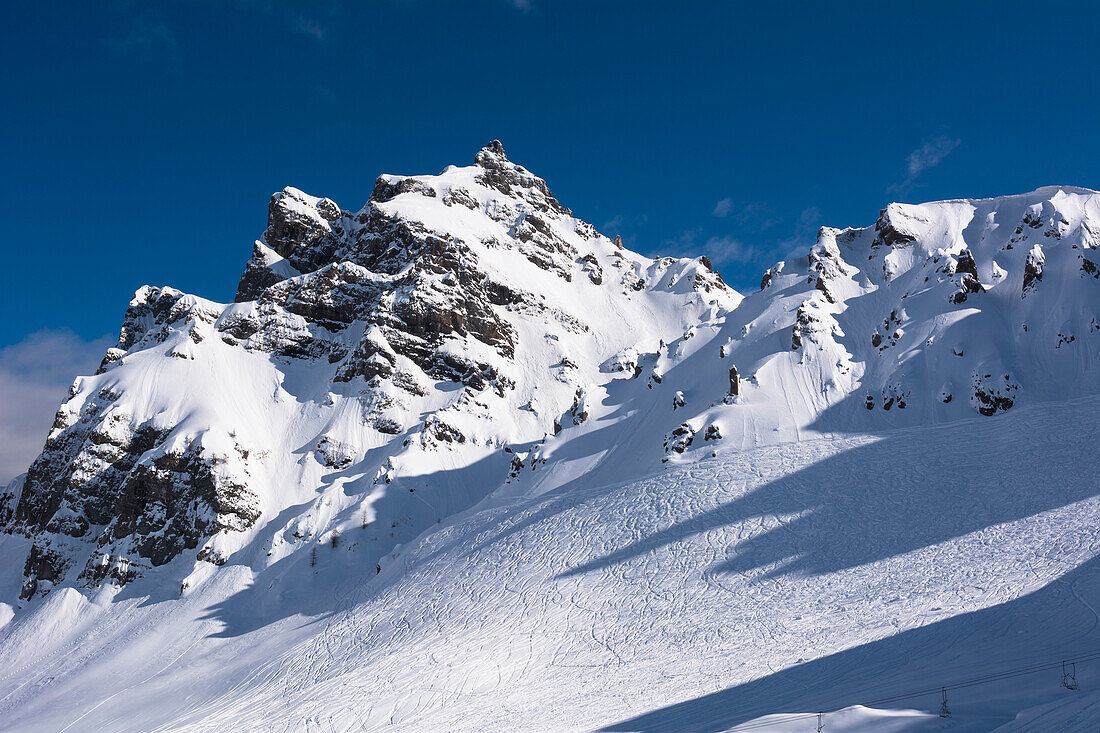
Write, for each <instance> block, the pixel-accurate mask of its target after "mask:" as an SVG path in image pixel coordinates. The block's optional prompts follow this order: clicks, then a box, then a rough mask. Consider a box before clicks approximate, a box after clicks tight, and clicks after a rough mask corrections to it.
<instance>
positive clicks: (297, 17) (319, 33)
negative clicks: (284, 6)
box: [286, 13, 328, 41]
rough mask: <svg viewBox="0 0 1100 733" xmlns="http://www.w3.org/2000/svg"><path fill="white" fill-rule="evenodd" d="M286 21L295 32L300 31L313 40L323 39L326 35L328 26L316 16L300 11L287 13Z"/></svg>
mask: <svg viewBox="0 0 1100 733" xmlns="http://www.w3.org/2000/svg"><path fill="white" fill-rule="evenodd" d="M286 22H287V25H289V26H290V29H291V30H292V31H294V32H295V33H301V34H302V35H304V36H308V37H310V38H312V39H313V40H315V41H324V40H325V39H326V38H327V37H328V27H327V26H325V25H323V24H322V23H321V21H319V20H318V19H316V18H311V17H309V16H307V15H304V14H302V13H289V14H288V15H287V16H286Z"/></svg>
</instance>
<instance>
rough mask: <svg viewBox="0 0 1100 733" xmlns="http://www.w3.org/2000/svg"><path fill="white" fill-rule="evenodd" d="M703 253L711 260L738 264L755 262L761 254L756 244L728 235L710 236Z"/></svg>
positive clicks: (704, 244)
mask: <svg viewBox="0 0 1100 733" xmlns="http://www.w3.org/2000/svg"><path fill="white" fill-rule="evenodd" d="M703 254H705V255H706V256H707V257H709V258H710V260H711V262H724V263H728V264H738V265H745V264H748V263H750V262H753V261H755V260H756V259H757V258H758V257H759V256H760V252H759V250H758V249H757V248H756V247H755V246H754V245H751V244H746V243H745V242H743V241H741V240H740V239H738V238H737V237H731V236H728V235H727V236H723V237H710V238H708V239H707V241H706V242H704V243H703Z"/></svg>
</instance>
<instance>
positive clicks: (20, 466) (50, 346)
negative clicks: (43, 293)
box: [0, 330, 114, 486]
mask: <svg viewBox="0 0 1100 733" xmlns="http://www.w3.org/2000/svg"><path fill="white" fill-rule="evenodd" d="M112 343H114V339H112V338H109V337H107V336H104V337H102V338H98V339H95V340H93V341H85V340H83V339H81V338H80V337H79V336H77V335H76V334H75V333H73V332H72V331H69V330H47V331H39V332H37V333H32V334H30V335H29V336H27V337H26V338H25V339H23V340H22V341H21V342H19V343H18V344H14V345H12V346H8V347H5V348H3V349H0V486H2V485H4V484H6V483H7V482H8V481H10V480H11V479H12V478H14V477H15V476H17V475H19V474H21V473H23V472H24V471H26V470H27V467H28V466H29V465H30V463H31V461H33V460H34V458H35V456H37V455H38V453H39V452H40V451H41V450H42V444H43V442H44V441H45V439H46V433H47V432H49V429H50V425H51V424H52V423H53V416H54V413H55V412H56V411H57V408H58V406H60V405H61V402H62V401H63V400H64V399H65V395H66V394H67V392H66V390H67V389H68V387H69V385H70V384H72V381H73V378H74V377H76V376H77V375H78V374H91V373H93V372H94V371H95V369H96V367H97V366H98V365H99V361H100V359H102V357H103V353H104V352H105V351H106V350H107V348H108V347H109V346H110V345H111V344H112Z"/></svg>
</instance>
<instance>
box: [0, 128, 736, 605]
mask: <svg viewBox="0 0 1100 733" xmlns="http://www.w3.org/2000/svg"><path fill="white" fill-rule="evenodd" d="M738 300H739V296H738V295H737V293H735V292H733V291H732V290H730V289H729V288H727V287H726V286H725V285H724V284H723V283H722V281H721V278H720V277H718V275H717V274H716V273H713V272H711V270H710V268H709V267H708V266H707V265H706V264H704V263H703V262H701V261H699V260H691V259H674V258H660V259H656V260H654V259H652V258H648V257H642V256H640V255H637V254H635V253H633V252H630V251H629V250H625V249H622V248H621V247H620V246H617V245H616V244H614V243H612V242H611V240H609V239H607V238H606V237H604V236H602V235H600V234H599V233H598V232H597V231H596V230H595V229H594V228H593V227H592V226H591V225H589V224H587V223H585V222H583V221H580V220H579V219H576V218H574V217H573V216H572V213H571V212H570V211H569V210H568V209H566V208H564V207H562V206H561V205H560V204H559V203H558V202H557V200H556V199H555V198H554V197H553V195H552V194H551V193H550V190H549V188H548V187H547V185H546V183H545V181H543V180H542V179H541V178H539V177H537V176H535V175H534V174H532V173H530V172H529V171H528V170H527V169H525V168H523V167H522V166H519V165H517V164H515V163H512V162H511V161H509V160H508V159H507V157H506V156H505V155H504V151H503V147H502V146H501V145H500V144H499V142H495V143H492V144H490V145H489V146H487V147H486V148H484V149H483V150H482V151H481V152H480V153H479V154H478V156H477V163H476V165H473V166H469V167H451V168H447V169H446V170H444V171H443V172H442V173H440V174H438V175H418V176H397V175H383V176H380V177H379V178H378V179H377V180H376V182H375V185H374V188H373V191H372V193H371V196H370V198H369V200H368V201H367V203H366V204H365V205H364V206H363V207H362V208H361V209H360V210H359V211H357V212H351V211H347V210H344V209H342V208H341V207H340V206H338V205H337V204H336V202H334V201H332V200H331V199H328V198H322V197H316V196H311V195H309V194H306V193H304V192H302V191H300V190H298V189H295V188H286V189H284V190H282V191H281V192H278V193H276V194H274V195H273V196H272V197H271V200H270V202H269V205H268V221H267V227H266V229H265V230H264V232H263V234H262V235H261V237H260V238H259V239H258V240H257V241H256V242H255V243H254V245H253V250H252V257H251V258H250V259H249V261H248V263H247V266H246V269H245V272H244V274H243V276H242V278H241V280H240V283H239V285H238V289H237V293H236V297H235V300H234V302H233V303H232V304H228V305H226V304H221V303H215V302H211V301H206V300H204V299H201V298H196V297H194V296H190V295H187V294H185V293H182V292H180V291H178V290H174V289H172V288H151V287H146V288H142V289H141V290H139V291H138V293H136V294H135V296H134V299H133V300H132V301H131V303H130V306H129V308H128V309H127V312H126V315H125V319H124V323H123V327H122V329H121V330H120V336H119V341H118V343H117V344H116V345H115V346H114V347H113V348H112V349H110V350H109V351H108V354H107V356H106V358H105V359H104V362H103V366H102V367H101V369H100V372H99V373H98V374H97V375H95V376H93V377H83V378H81V379H78V380H77V382H76V384H74V386H73V390H72V394H71V398H70V399H69V400H68V401H67V402H66V404H65V405H63V406H62V408H61V410H60V411H59V412H58V416H57V419H56V422H55V427H54V430H53V431H52V432H51V434H50V437H49V440H48V441H47V444H46V447H45V450H44V452H43V453H42V455H41V456H40V457H39V458H38V459H37V460H36V461H35V463H34V465H33V466H32V467H31V470H30V472H29V473H28V475H27V477H26V480H25V481H24V483H23V485H22V488H21V489H20V495H19V496H18V497H14V498H12V497H9V501H8V502H7V506H9V507H10V511H9V510H6V516H8V517H9V527H8V529H9V530H11V531H18V532H22V533H25V534H27V535H28V536H32V537H34V538H35V544H34V546H33V548H32V551H31V553H30V555H29V557H28V559H27V564H26V568H25V576H26V583H25V586H24V595H25V596H27V597H31V596H34V595H36V594H42V593H45V592H48V591H49V589H50V588H51V587H52V585H53V584H55V583H58V582H80V583H84V584H87V585H92V586H95V585H99V584H102V583H106V582H110V583H119V584H124V583H126V582H128V581H129V580H130V579H132V578H134V577H137V576H138V575H141V574H142V573H144V572H146V571H148V570H149V569H150V568H153V567H159V566H161V565H165V564H167V563H170V562H172V561H173V560H174V559H175V558H177V557H180V556H181V553H186V552H188V551H191V550H194V551H195V554H194V556H193V561H194V562H195V563H197V564H196V565H195V567H196V568H197V569H201V567H203V566H209V565H215V566H216V565H219V564H221V563H223V562H225V561H226V559H227V558H228V557H230V556H231V555H233V553H235V552H239V551H241V550H242V548H243V547H245V545H246V544H247V543H248V542H249V541H250V538H252V537H254V535H255V533H256V532H259V531H263V532H265V533H274V534H272V535H271V537H269V538H268V539H267V540H266V542H268V543H271V542H275V543H276V544H279V543H280V542H283V541H284V540H285V541H287V542H290V545H294V544H295V543H297V542H299V541H301V539H302V538H303V534H302V530H301V529H300V527H299V528H295V527H291V526H289V525H281V526H280V527H278V528H275V527H267V526H266V525H267V523H269V522H270V521H272V520H273V519H275V518H276V517H279V516H283V521H286V515H283V514H281V513H283V512H285V511H286V509H287V508H288V507H291V506H300V505H302V504H303V503H305V504H310V505H313V504H314V503H315V502H319V503H317V504H316V506H315V507H314V508H313V509H310V510H308V511H307V512H306V513H305V514H304V515H302V516H298V514H295V515H294V516H295V518H293V519H292V523H296V524H300V523H302V522H306V521H307V520H306V519H305V518H304V517H305V516H307V515H308V516H309V517H312V518H313V519H310V520H309V522H313V521H314V520H315V519H318V518H320V517H323V516H330V515H331V509H325V508H323V507H331V506H336V505H341V506H342V505H343V504H344V503H346V502H347V500H348V497H352V496H354V497H357V498H356V499H355V501H357V502H359V503H361V506H360V507H359V511H361V512H366V513H368V514H371V513H375V512H380V511H382V509H379V508H377V507H375V503H376V502H378V501H382V500H383V498H382V496H383V495H384V494H385V493H386V492H384V491H381V490H378V489H376V488H374V487H377V486H379V485H390V484H398V485H406V484H407V485H408V486H409V488H408V489H407V491H406V494H409V493H410V492H412V491H413V490H414V484H412V483H409V482H410V481H412V479H411V478H409V477H411V476H415V475H419V474H420V473H422V472H423V470H424V466H428V465H434V464H439V465H440V466H450V467H455V466H473V465H479V466H483V468H480V469H478V470H479V471H481V472H484V474H483V475H482V474H479V476H480V477H479V478H478V479H477V480H476V481H475V482H474V484H473V485H472V486H470V487H468V488H464V489H463V490H462V492H464V493H462V492H460V493H461V496H462V497H464V498H456V497H454V496H450V495H449V494H448V493H447V491H448V490H446V489H444V488H443V487H442V486H440V487H437V489H436V490H437V491H442V492H443V493H441V494H439V496H437V497H435V498H434V499H433V498H432V495H431V493H430V492H427V491H426V490H424V489H423V487H421V489H420V491H419V493H418V495H417V497H415V498H414V497H409V498H410V499H412V500H413V501H414V502H415V503H416V504H417V505H420V504H421V502H422V501H423V500H424V497H427V498H428V499H431V500H432V501H438V502H441V503H442V504H445V505H448V506H450V505H454V506H465V505H468V504H469V502H471V501H473V500H475V499H476V498H478V497H480V496H483V495H484V493H485V492H488V491H491V490H492V489H493V487H495V486H498V485H500V483H501V482H502V481H507V480H508V473H509V466H510V465H511V461H512V455H511V454H509V455H507V456H506V455H505V454H504V451H503V449H502V448H503V446H506V445H512V444H517V443H518V444H527V445H531V446H535V445H538V444H541V442H542V441H544V440H545V439H546V436H548V435H552V434H553V433H554V432H555V430H560V426H561V425H562V424H563V422H562V421H563V420H567V418H566V417H564V416H565V415H567V414H568V416H569V417H568V421H570V422H569V424H571V425H574V426H579V425H580V423H582V422H584V421H585V420H586V419H587V416H588V409H587V408H585V407H583V405H582V404H581V403H584V404H587V402H586V400H582V399H581V397H579V395H588V394H598V393H599V387H598V385H600V384H601V383H602V382H604V381H606V380H607V379H610V378H613V377H611V376H608V375H613V374H615V375H617V374H618V372H617V371H608V370H607V367H606V365H607V364H608V363H611V362H614V361H616V360H617V359H620V358H621V356H622V353H625V350H631V349H635V350H636V349H637V348H639V347H644V348H646V349H650V350H655V349H657V348H658V344H660V343H664V342H671V341H672V340H674V339H676V338H678V337H680V336H681V335H682V334H684V333H685V332H686V331H687V330H688V328H689V325H690V324H691V323H694V322H697V321H698V320H700V319H702V318H707V317H711V316H712V315H714V314H716V313H717V312H719V311H720V310H721V309H723V308H725V309H728V308H732V307H733V306H734V305H736V302H737V301H738ZM609 314H615V315H614V316H613V317H612V316H609ZM632 353H634V352H632ZM636 358H637V357H636ZM154 375H156V376H154ZM586 399H587V398H586ZM447 470H450V469H447ZM348 471H350V472H351V473H350V474H348V473H346V472H348ZM334 472H345V473H343V474H341V475H344V476H345V477H348V476H352V475H354V477H355V478H354V479H351V478H348V479H347V480H349V481H353V483H354V485H355V486H357V487H359V488H358V489H356V490H354V491H351V492H350V493H349V491H345V490H343V489H338V488H337V487H338V485H343V483H344V481H343V479H342V480H340V481H338V482H336V483H333V481H334V480H335V479H334V478H333V476H334V475H335V474H334ZM326 477H329V478H326ZM403 479H404V480H403ZM402 490H405V489H402ZM334 491H335V493H333V492H334ZM389 497H390V498H388V499H385V500H384V501H385V503H387V505H388V504H390V503H392V502H394V501H395V500H396V501H397V505H398V506H404V504H405V503H407V502H406V499H405V495H402V494H396V495H394V494H390V495H389ZM395 497H401V498H396V499H395ZM455 502H457V504H456V503H455ZM349 506H350V505H349ZM392 510H393V507H390V508H388V509H386V510H385V511H386V512H391V511H392ZM403 511H405V510H404V509H399V510H398V513H399V514H400V513H401V512H403ZM417 516H419V515H417ZM424 519H425V517H420V518H419V519H417V520H416V522H412V521H410V522H408V523H406V525H404V526H403V528H402V530H401V532H399V533H398V532H382V531H381V528H379V532H378V536H377V538H376V539H377V541H378V543H379V544H378V545H377V546H378V547H379V548H381V549H383V550H384V548H386V547H389V546H391V545H392V544H393V543H394V542H397V541H400V539H399V538H400V537H405V538H406V539H407V538H408V537H409V536H411V535H410V533H411V534H412V535H415V533H417V532H419V531H421V529H423V527H422V526H421V525H420V524H419V523H420V522H422V521H423V520H424ZM325 521H326V522H327V521H328V520H325ZM394 526H395V527H396V525H394ZM264 527H266V528H264ZM391 529H392V528H391ZM276 537H278V538H281V539H275V538H276ZM201 574H202V573H201V572H200V575H201Z"/></svg>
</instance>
